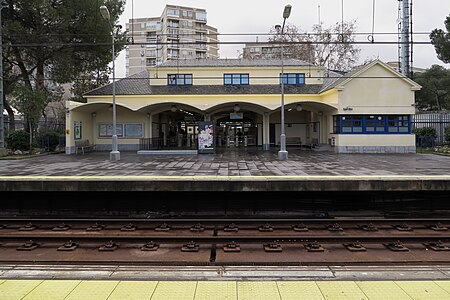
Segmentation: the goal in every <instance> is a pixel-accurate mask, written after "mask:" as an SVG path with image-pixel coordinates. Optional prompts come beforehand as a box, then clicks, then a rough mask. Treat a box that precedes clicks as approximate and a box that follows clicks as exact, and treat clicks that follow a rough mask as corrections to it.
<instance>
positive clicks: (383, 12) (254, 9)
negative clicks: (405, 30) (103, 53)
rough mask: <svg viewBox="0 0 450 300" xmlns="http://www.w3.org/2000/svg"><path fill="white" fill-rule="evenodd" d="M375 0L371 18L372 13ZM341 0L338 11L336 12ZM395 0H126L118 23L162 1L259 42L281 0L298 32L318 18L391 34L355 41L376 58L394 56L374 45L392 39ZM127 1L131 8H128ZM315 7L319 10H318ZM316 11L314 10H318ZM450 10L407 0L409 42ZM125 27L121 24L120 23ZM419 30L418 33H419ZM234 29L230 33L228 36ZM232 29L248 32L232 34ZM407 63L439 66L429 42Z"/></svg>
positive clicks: (391, 49)
mask: <svg viewBox="0 0 450 300" xmlns="http://www.w3.org/2000/svg"><path fill="white" fill-rule="evenodd" d="M373 1H375V18H374V19H373V18H372V15H373V10H372V7H373V3H374V2H373ZM342 3H343V11H344V13H343V15H342ZM399 3H400V2H399V1H397V0H297V1H277V0H272V1H267V0H227V1H217V0H184V1H181V0H178V1H177V0H173V1H170V2H167V1H164V0H151V1H149V0H127V4H126V8H125V12H124V14H123V15H122V16H121V19H120V24H122V25H123V26H124V25H125V23H127V22H128V21H129V19H131V18H132V17H134V18H142V17H155V16H160V15H161V13H162V11H163V9H164V7H165V5H166V4H172V5H180V6H188V7H196V8H203V9H206V11H207V14H208V25H211V26H213V27H216V28H217V29H218V31H219V33H220V34H233V35H227V36H220V37H219V39H220V41H230V42H236V41H242V42H246V41H247V42H248V41H255V40H256V37H257V36H258V34H260V35H259V36H258V38H259V41H264V40H265V38H266V37H265V36H263V35H262V34H266V33H268V32H269V30H270V28H271V27H272V26H273V25H275V24H281V23H282V22H283V17H282V14H283V9H284V6H285V5H286V4H291V5H292V12H291V16H290V17H289V19H287V21H286V22H287V23H291V24H294V25H296V26H297V27H299V28H301V29H302V30H304V31H311V28H312V25H313V24H317V23H318V22H319V17H320V21H322V22H323V23H324V25H325V26H326V27H328V26H330V25H332V24H335V23H336V22H339V23H340V22H341V20H342V18H343V19H344V21H350V20H356V23H357V32H358V33H367V34H370V33H371V32H372V24H373V23H374V32H375V33H391V34H390V35H375V44H369V45H358V46H359V47H360V48H361V55H360V62H361V63H362V62H364V61H365V60H366V59H367V58H379V59H381V60H382V61H396V60H397V58H398V47H397V45H396V44H387V45H386V44H385V45H382V44H376V42H377V41H379V42H382V41H383V42H386V41H389V42H397V40H398V37H397V31H398V16H399V10H398V6H399ZM132 6H133V9H132ZM319 7H320V9H319ZM319 12H320V13H319ZM448 15H450V0H413V32H415V33H417V34H415V35H414V36H413V41H414V42H418V41H426V42H429V36H428V35H429V33H430V32H431V31H432V30H433V29H435V28H442V29H444V28H445V25H444V20H445V18H446V17H447V16H448ZM124 28H125V26H124ZM420 33H424V34H420ZM234 34H236V35H234ZM238 34H252V35H250V36H238ZM357 40H358V41H367V35H359V36H358V38H357ZM242 48H243V44H236V45H220V51H219V54H220V58H236V57H237V55H238V51H239V50H242ZM413 50H414V53H413V65H414V66H415V67H420V68H429V67H430V66H431V65H433V64H439V65H443V66H445V67H447V68H450V65H445V64H444V63H442V62H441V61H440V60H438V59H437V57H436V52H435V50H434V47H433V45H431V44H428V45H414V47H413ZM124 76H125V53H124V51H122V53H121V54H120V56H119V57H118V59H117V61H116V77H117V78H121V77H124Z"/></svg>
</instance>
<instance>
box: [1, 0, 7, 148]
mask: <svg viewBox="0 0 450 300" xmlns="http://www.w3.org/2000/svg"><path fill="white" fill-rule="evenodd" d="M3 7H6V3H5V2H4V1H3V0H0V156H1V155H2V154H1V153H2V149H3V148H4V147H5V123H4V122H3V45H2V40H3V36H2V26H1V23H2V9H3Z"/></svg>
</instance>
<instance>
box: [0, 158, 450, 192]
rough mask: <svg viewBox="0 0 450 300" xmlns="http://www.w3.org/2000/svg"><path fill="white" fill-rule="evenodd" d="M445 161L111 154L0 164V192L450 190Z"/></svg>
mask: <svg viewBox="0 0 450 300" xmlns="http://www.w3.org/2000/svg"><path fill="white" fill-rule="evenodd" d="M449 174H450V157H446V156H441V155H434V154H336V153H333V152H316V151H307V150H290V151H289V159H288V160H286V161H279V160H278V157H277V152H276V151H261V150H254V151H249V150H247V151H245V152H241V151H228V152H222V153H214V154H196V155H169V154H166V155H139V154H137V153H136V152H121V160H120V161H114V162H113V161H110V160H109V152H93V153H88V154H85V155H65V154H50V155H44V156H39V157H34V158H29V159H23V160H2V161H1V164H0V190H2V191H63V192H64V191H88V192H90V191H126V192H133V191H181V192H184V191H189V192H191V191H209V192H221V191H233V192H241V191H260V192H266V191H287V192H293V191H294V192H296V191H342V190H347V191H383V190H384V191H394V190H395V191H449V190H450V175H449Z"/></svg>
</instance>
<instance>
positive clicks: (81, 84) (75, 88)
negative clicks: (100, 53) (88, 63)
mask: <svg viewBox="0 0 450 300" xmlns="http://www.w3.org/2000/svg"><path fill="white" fill-rule="evenodd" d="M110 71H111V70H110V68H109V67H108V66H106V67H105V69H103V70H100V69H98V70H95V71H92V72H87V73H84V74H81V75H80V76H79V77H78V79H77V80H76V81H75V82H74V84H73V85H72V88H71V92H72V93H73V94H74V95H75V96H74V97H73V98H72V99H71V100H73V101H77V102H85V101H86V100H85V99H84V98H83V94H84V93H86V92H88V91H90V90H93V89H95V88H97V87H100V86H103V85H106V84H108V83H109V73H110Z"/></svg>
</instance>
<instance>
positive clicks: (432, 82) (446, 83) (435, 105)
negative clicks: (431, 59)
mask: <svg viewBox="0 0 450 300" xmlns="http://www.w3.org/2000/svg"><path fill="white" fill-rule="evenodd" d="M415 76H416V78H415V81H416V82H417V83H418V84H420V85H421V86H422V89H421V90H420V91H418V92H416V102H417V105H418V107H419V109H427V110H442V109H450V70H448V69H446V68H444V67H442V66H439V65H433V66H432V67H431V68H430V69H428V70H427V71H426V72H423V73H416V74H415Z"/></svg>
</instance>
